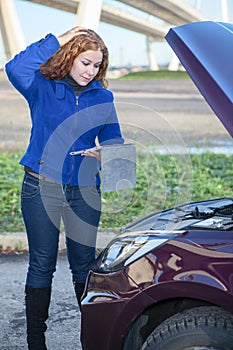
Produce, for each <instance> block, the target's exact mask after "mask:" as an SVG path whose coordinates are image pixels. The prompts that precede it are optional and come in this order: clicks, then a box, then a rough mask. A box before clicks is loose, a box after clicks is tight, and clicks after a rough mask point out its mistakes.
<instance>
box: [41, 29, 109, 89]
mask: <svg viewBox="0 0 233 350" xmlns="http://www.w3.org/2000/svg"><path fill="white" fill-rule="evenodd" d="M88 50H92V51H98V50H100V51H101V52H102V53H103V59H102V62H101V65H100V67H99V71H98V74H97V75H96V77H95V80H100V81H101V83H102V84H103V86H104V87H106V86H107V80H106V78H105V76H106V73H107V68H108V49H107V47H106V45H105V43H104V42H103V40H102V39H101V37H100V36H99V35H98V34H97V33H96V32H94V31H93V30H91V29H85V30H82V34H78V35H76V36H74V37H73V38H72V39H71V40H70V41H68V42H67V43H66V44H64V45H63V46H61V47H60V49H59V50H58V51H56V52H55V54H54V55H53V56H52V57H50V59H49V60H48V61H47V62H45V63H44V64H41V66H40V72H41V74H43V75H44V76H45V77H46V78H47V79H57V80H60V79H63V78H65V76H66V75H67V74H69V73H70V71H71V68H72V65H73V62H74V60H75V58H76V57H77V56H78V55H79V54H80V53H82V52H85V51H88Z"/></svg>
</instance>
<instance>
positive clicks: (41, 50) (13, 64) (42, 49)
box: [5, 34, 60, 98]
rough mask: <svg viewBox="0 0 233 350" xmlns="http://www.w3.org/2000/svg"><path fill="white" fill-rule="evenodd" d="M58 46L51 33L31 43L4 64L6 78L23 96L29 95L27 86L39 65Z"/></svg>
mask: <svg viewBox="0 0 233 350" xmlns="http://www.w3.org/2000/svg"><path fill="white" fill-rule="evenodd" d="M59 47H60V45H59V42H58V40H57V38H56V37H55V36H54V35H53V34H48V35H47V36H46V37H45V39H41V40H40V41H37V42H35V43H33V44H31V45H30V46H28V47H27V48H26V49H25V50H24V51H21V52H20V53H18V54H17V55H16V56H15V57H14V58H13V59H12V60H11V61H9V62H8V63H7V64H6V66H5V69H6V74H7V76H8V79H9V80H10V82H11V83H12V84H13V86H14V87H15V88H16V89H17V90H18V91H19V92H20V93H21V94H22V95H23V96H24V97H25V98H28V97H29V88H30V86H31V85H32V83H33V81H34V78H35V73H36V72H37V71H38V70H39V68H40V65H41V64H42V63H45V62H46V61H47V60H48V59H49V58H50V57H51V56H52V55H53V54H54V53H55V52H56V51H57V50H58V49H59Z"/></svg>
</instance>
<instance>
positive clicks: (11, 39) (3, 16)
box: [0, 0, 26, 60]
mask: <svg viewBox="0 0 233 350" xmlns="http://www.w3.org/2000/svg"><path fill="white" fill-rule="evenodd" d="M0 29H1V34H2V40H3V45H4V49H5V55H6V57H5V58H6V60H9V59H11V58H12V57H13V56H14V55H15V54H16V53H18V52H19V51H21V50H23V49H24V48H25V46H26V44H25V39H24V35H23V31H22V28H21V25H20V21H19V18H18V15H17V12H16V8H15V5H14V1H13V0H0Z"/></svg>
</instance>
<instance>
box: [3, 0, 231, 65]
mask: <svg viewBox="0 0 233 350" xmlns="http://www.w3.org/2000/svg"><path fill="white" fill-rule="evenodd" d="M161 1H162V0H161ZM184 1H186V2H188V3H189V4H191V5H194V3H195V0H184ZM14 2H15V6H16V9H17V13H18V16H19V19H20V22H21V26H22V30H23V33H24V36H25V41H26V44H27V45H28V44H30V43H31V42H34V41H36V40H39V39H40V38H42V37H44V36H45V35H46V34H47V33H53V34H55V35H60V34H62V33H63V32H65V31H67V30H68V29H70V28H72V27H74V26H75V25H76V24H77V17H76V15H74V14H71V13H67V12H64V11H60V10H56V9H53V8H49V7H47V6H43V5H39V4H35V3H31V2H29V1H24V0H14ZM104 2H105V3H108V4H112V5H113V6H114V7H118V8H120V9H125V10H126V11H129V10H130V12H131V13H134V14H135V15H139V16H144V17H145V16H146V15H145V14H143V13H141V12H139V11H137V10H135V9H132V8H131V9H129V7H128V6H125V5H123V4H122V3H121V2H120V1H115V0H104ZM199 2H200V12H201V13H202V14H203V15H204V16H207V17H208V18H209V19H210V20H214V21H221V20H222V14H221V0H199ZM228 8H229V22H233V0H228ZM158 21H159V20H158ZM97 31H98V33H99V34H100V35H101V36H102V38H103V39H104V41H105V43H106V45H107V46H108V49H109V53H110V65H111V66H125V65H132V66H137V65H148V56H147V50H146V37H145V36H144V35H142V34H138V33H135V32H132V31H129V30H127V29H123V28H119V27H116V26H113V25H110V24H107V23H103V22H100V24H99V27H98V30H97ZM0 39H1V38H0ZM152 49H153V53H154V55H155V57H156V61H157V63H158V64H160V65H163V64H166V63H167V62H168V61H169V60H170V57H171V54H172V52H171V49H170V47H169V46H168V44H166V43H165V42H164V43H154V44H153V45H152ZM3 61H4V50H3V45H2V42H1V40H0V63H3Z"/></svg>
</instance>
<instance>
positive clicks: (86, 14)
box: [78, 0, 103, 31]
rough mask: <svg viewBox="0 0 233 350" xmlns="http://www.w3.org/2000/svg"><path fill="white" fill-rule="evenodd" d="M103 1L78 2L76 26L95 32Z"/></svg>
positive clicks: (85, 0)
mask: <svg viewBox="0 0 233 350" xmlns="http://www.w3.org/2000/svg"><path fill="white" fill-rule="evenodd" d="M102 2H103V0H80V2H79V6H78V25H80V26H83V27H87V28H90V29H93V30H95V31H97V29H98V25H99V21H100V15H101V8H102Z"/></svg>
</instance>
